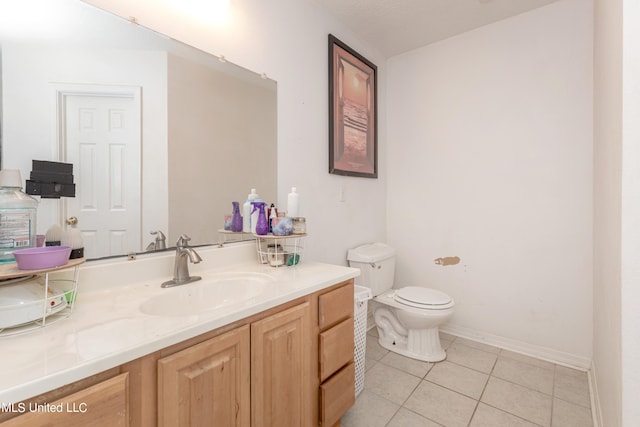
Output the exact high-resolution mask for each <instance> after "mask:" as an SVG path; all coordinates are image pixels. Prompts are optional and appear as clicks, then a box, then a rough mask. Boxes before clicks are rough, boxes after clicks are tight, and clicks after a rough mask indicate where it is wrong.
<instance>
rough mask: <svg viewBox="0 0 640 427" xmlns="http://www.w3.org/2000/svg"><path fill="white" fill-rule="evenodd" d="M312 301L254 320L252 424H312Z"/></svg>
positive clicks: (252, 335)
mask: <svg viewBox="0 0 640 427" xmlns="http://www.w3.org/2000/svg"><path fill="white" fill-rule="evenodd" d="M309 312H310V309H309V302H305V303H303V304H300V305H297V306H295V307H292V308H290V309H288V310H284V311H283V312H281V313H277V314H274V315H272V316H269V317H267V318H265V319H262V320H259V321H257V322H254V323H252V324H251V360H252V363H251V406H252V408H251V425H252V426H254V427H262V426H264V427H269V426H301V427H302V426H311V425H312V423H311V413H310V412H311V405H310V399H311V396H310V388H309V380H310V378H309V376H310V363H309V355H310V351H309V349H310V339H309V337H310V320H311V319H310V315H309Z"/></svg>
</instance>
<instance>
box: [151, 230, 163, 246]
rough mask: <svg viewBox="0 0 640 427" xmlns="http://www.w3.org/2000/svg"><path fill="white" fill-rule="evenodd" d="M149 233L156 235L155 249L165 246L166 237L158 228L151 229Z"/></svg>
mask: <svg viewBox="0 0 640 427" xmlns="http://www.w3.org/2000/svg"><path fill="white" fill-rule="evenodd" d="M151 235H152V236H156V241H155V250H158V249H166V248H167V244H166V240H167V237H166V236H165V235H164V233H163V232H162V231H160V230H156V231H152V232H151Z"/></svg>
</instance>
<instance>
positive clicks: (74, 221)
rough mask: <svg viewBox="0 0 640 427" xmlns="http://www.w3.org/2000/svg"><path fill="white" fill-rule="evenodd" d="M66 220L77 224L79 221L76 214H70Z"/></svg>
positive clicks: (70, 223)
mask: <svg viewBox="0 0 640 427" xmlns="http://www.w3.org/2000/svg"><path fill="white" fill-rule="evenodd" d="M66 221H67V224H69V225H76V224H77V223H78V218H76V217H75V216H70V217H69V218H67V220H66Z"/></svg>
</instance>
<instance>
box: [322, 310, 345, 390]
mask: <svg viewBox="0 0 640 427" xmlns="http://www.w3.org/2000/svg"><path fill="white" fill-rule="evenodd" d="M353 346H354V343H353V318H352V317H349V318H348V319H346V320H343V321H342V322H340V323H338V324H337V325H336V326H334V327H333V328H331V329H328V330H326V331H324V332H322V333H321V334H320V350H319V351H320V354H319V356H320V381H321V382H322V381H324V380H325V379H327V378H329V377H330V376H331V375H333V373H334V372H336V371H337V370H339V369H340V368H342V367H343V366H344V365H346V364H347V363H349V362H352V361H353Z"/></svg>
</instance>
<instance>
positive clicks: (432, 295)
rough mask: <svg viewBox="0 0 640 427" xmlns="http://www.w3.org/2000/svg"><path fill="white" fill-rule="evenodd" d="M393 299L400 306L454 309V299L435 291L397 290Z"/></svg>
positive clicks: (410, 287)
mask: <svg viewBox="0 0 640 427" xmlns="http://www.w3.org/2000/svg"><path fill="white" fill-rule="evenodd" d="M393 299H394V300H395V301H396V302H398V303H399V304H403V305H407V306H409V307H416V308H422V309H425V310H444V309H447V308H450V307H453V305H454V303H453V299H452V298H451V297H450V296H449V295H447V294H445V293H444V292H440V291H438V290H435V289H430V288H423V287H420V286H407V287H405V288H400V289H398V290H396V292H395V295H394V297H393Z"/></svg>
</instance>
